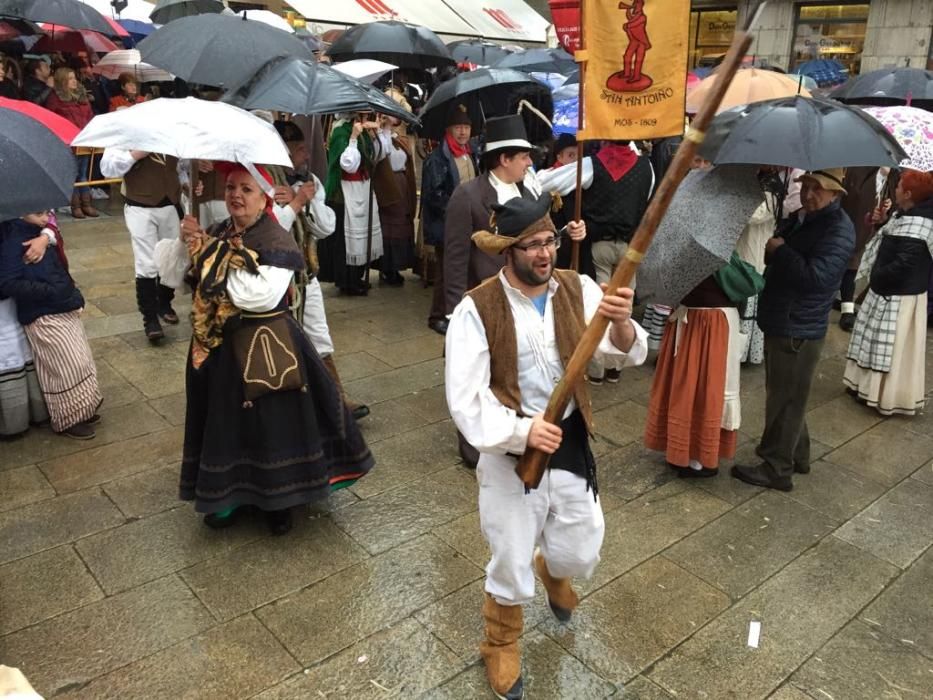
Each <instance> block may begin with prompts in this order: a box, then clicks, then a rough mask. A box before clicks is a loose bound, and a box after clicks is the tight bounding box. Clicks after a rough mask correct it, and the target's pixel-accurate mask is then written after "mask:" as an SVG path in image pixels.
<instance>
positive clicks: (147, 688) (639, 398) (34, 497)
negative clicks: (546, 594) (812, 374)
mask: <svg viewBox="0 0 933 700" xmlns="http://www.w3.org/2000/svg"><path fill="white" fill-rule="evenodd" d="M65 235H66V238H67V244H68V256H69V258H70V260H71V263H72V267H73V270H74V274H75V277H76V279H77V281H78V283H79V284H80V286H81V288H82V290H83V292H84V294H85V297H86V298H87V300H88V305H87V313H86V316H85V318H86V325H87V331H88V334H89V335H90V337H91V338H92V339H93V340H92V345H93V349H94V355H95V358H96V360H97V366H98V370H99V374H100V380H101V385H102V388H103V393H104V396H105V404H104V407H103V410H102V416H103V422H102V423H101V425H100V427H99V430H98V437H97V439H96V440H93V441H91V442H75V441H72V440H68V439H65V438H62V437H57V436H55V435H53V434H52V433H51V432H49V430H48V429H34V430H31V431H30V432H29V434H28V435H27V436H26V437H25V438H22V439H18V440H15V441H12V442H5V443H0V493H2V498H0V582H2V586H0V602H2V612H0V661H2V662H3V663H6V664H10V665H15V666H20V667H22V668H23V670H24V671H25V672H26V674H27V675H28V676H29V677H30V678H31V679H32V680H33V682H34V683H35V684H36V686H37V688H38V689H39V690H40V691H41V692H43V693H44V694H46V695H47V696H48V697H55V698H93V699H98V698H121V699H122V698H132V699H139V698H159V699H161V698H198V699H201V698H224V699H227V698H257V699H259V698H261V699H262V700H273V699H277V700H278V699H285V698H319V697H323V698H352V699H354V700H355V699H358V698H390V697H426V698H432V699H441V698H453V699H460V698H487V697H491V695H490V693H489V691H488V690H487V689H486V685H485V681H484V675H483V669H482V666H481V664H480V662H479V658H478V653H477V643H478V640H479V638H480V635H481V620H480V615H479V612H480V605H481V600H482V578H483V566H484V565H485V563H486V558H487V553H486V546H485V544H484V541H483V539H482V536H481V534H480V529H479V520H478V514H477V510H476V484H475V481H474V478H473V474H472V473H471V472H470V471H468V470H466V469H465V468H463V467H462V466H459V465H458V457H457V451H456V443H455V438H454V429H453V426H452V425H451V422H450V419H449V417H448V414H447V410H446V407H445V402H444V395H443V386H442V382H443V359H442V347H443V346H442V339H441V337H440V336H438V335H436V334H434V333H432V332H431V331H430V330H428V328H427V327H426V325H425V318H426V315H427V308H428V306H429V291H430V290H424V289H422V288H421V286H420V284H418V283H417V282H414V281H412V280H409V282H408V284H406V285H405V287H404V288H401V289H390V288H376V289H374V291H373V293H372V294H371V295H370V296H369V297H368V298H352V299H347V298H341V297H337V296H334V295H333V294H332V292H331V287H330V285H326V287H327V288H328V289H327V308H328V315H329V317H330V321H331V327H332V329H333V334H334V339H335V341H336V345H337V361H338V364H339V367H340V371H341V372H342V374H343V376H344V379H345V381H346V384H347V390H348V392H349V394H350V395H351V396H353V397H354V398H356V399H358V400H361V401H365V402H367V403H369V404H370V405H371V406H372V409H373V413H372V415H371V416H370V417H369V418H367V419H365V420H364V421H363V429H364V432H365V435H366V438H367V439H368V441H369V443H370V445H371V446H372V449H373V452H374V453H375V455H376V458H377V460H378V462H377V467H376V469H375V470H374V472H373V473H372V474H371V475H369V476H368V477H367V478H366V479H364V480H362V481H361V482H360V483H358V484H357V485H356V486H355V487H354V488H352V489H350V490H345V491H342V492H340V493H339V494H338V495H336V496H334V497H333V498H332V500H331V501H330V502H328V503H325V504H323V505H321V506H319V507H318V508H316V509H313V510H310V511H309V510H303V511H301V513H300V517H299V518H297V523H296V527H295V530H294V531H293V532H292V533H291V534H290V535H288V536H286V537H282V538H275V539H273V538H271V537H270V536H269V535H268V534H267V533H266V530H265V527H264V524H263V523H262V522H258V521H257V522H247V523H243V524H240V525H238V526H237V527H236V528H233V529H231V530H229V531H222V532H214V531H210V530H208V529H207V528H205V527H204V526H203V525H202V524H201V522H200V520H199V518H198V517H197V516H196V515H195V514H194V512H193V510H192V508H191V506H190V505H189V504H184V503H181V502H180V501H178V500H177V496H176V481H177V472H178V465H179V455H180V450H181V439H182V434H181V427H180V426H181V424H182V422H183V417H184V399H183V389H184V385H183V367H184V361H185V360H184V358H185V352H186V348H187V338H188V331H189V328H188V326H187V325H186V324H185V323H184V322H183V323H182V325H180V326H179V327H177V328H174V329H173V328H169V329H168V334H169V337H168V338H167V340H166V342H164V343H163V344H162V345H161V346H160V347H151V346H150V345H149V344H148V343H147V342H146V340H145V339H144V337H143V334H142V332H141V328H140V320H139V317H138V315H137V312H136V310H135V299H134V292H133V287H132V260H131V253H130V244H129V239H128V236H127V234H126V232H125V230H124V229H123V226H122V219H121V218H120V216H119V215H117V216H114V217H111V218H107V219H101V220H99V221H91V222H81V223H70V222H69V223H67V224H66V225H65ZM179 308H180V310H181V309H182V308H183V307H182V306H181V305H179ZM846 340H847V336H845V335H844V334H842V333H841V332H840V331H839V330H838V328H836V327H835V326H834V327H833V329H832V331H831V335H830V338H829V341H828V344H827V347H826V351H825V357H824V359H823V360H822V362H821V363H820V366H819V371H818V376H817V379H816V382H815V386H814V389H813V396H812V398H811V402H810V406H811V410H810V413H809V421H810V431H811V434H812V435H813V437H814V439H815V441H816V443H815V448H816V449H817V454H818V455H819V456H820V460H819V461H817V462H816V463H815V464H814V466H813V471H812V473H811V474H809V475H808V476H800V477H798V478H797V479H796V488H795V490H794V491H793V492H792V493H789V494H786V495H785V494H781V493H775V492H767V491H763V490H760V489H756V488H752V487H749V486H746V485H744V484H741V483H739V482H737V481H735V480H734V479H731V478H729V477H728V476H727V475H721V476H720V477H717V478H715V479H710V480H704V481H703V482H702V483H688V482H685V481H683V480H677V479H672V478H671V477H672V475H671V473H670V472H669V470H668V469H667V468H666V467H665V466H664V464H663V462H661V461H660V460H659V458H658V457H657V456H655V455H652V454H650V453H647V452H646V451H645V450H644V449H643V448H642V447H641V440H640V436H641V430H642V427H643V423H644V418H645V412H646V405H647V402H648V392H649V388H650V382H651V370H650V368H640V369H636V370H627V371H626V372H624V373H623V380H622V382H621V383H620V384H618V385H606V386H603V387H599V388H596V389H594V402H595V404H596V408H597V409H598V412H597V414H596V416H597V421H598V431H599V440H598V442H596V449H597V452H598V454H599V455H600V460H599V464H600V470H601V477H600V483H601V486H602V489H603V495H604V498H603V507H604V509H605V512H606V525H607V531H606V541H605V546H604V548H603V553H602V555H603V560H602V562H601V564H600V566H599V568H598V569H597V571H596V575H595V576H594V578H593V579H592V580H591V581H587V582H581V583H580V589H581V591H582V593H583V594H585V597H584V599H583V603H582V605H581V606H580V609H579V611H578V613H577V614H576V615H575V617H574V620H573V622H572V623H571V624H570V625H568V626H560V625H558V624H557V623H556V622H555V621H554V620H553V619H552V618H551V616H550V614H549V612H548V611H547V610H546V608H545V606H544V604H543V600H541V598H543V596H539V600H538V601H537V602H536V604H535V605H533V606H531V607H530V609H528V610H527V614H526V618H527V625H526V631H525V635H524V640H523V647H524V660H525V675H526V687H527V689H528V692H527V697H529V698H533V699H535V700H538V699H540V700H546V699H550V698H554V699H556V698H572V699H574V700H577V699H584V698H602V697H608V696H615V697H625V698H641V699H650V700H658V699H661V698H669V697H672V696H676V697H696V698H724V697H734V698H742V699H743V700H746V699H752V698H765V697H771V698H779V699H780V700H803V699H804V698H814V699H816V700H826V699H830V700H831V699H835V700H850V699H852V698H869V699H877V698H922V697H927V698H929V697H933V549H931V548H930V545H931V543H933V468H931V467H933V464H931V460H933V431H931V427H933V419H931V415H933V414H931V413H927V414H926V415H923V416H920V417H917V418H914V419H897V418H895V419H888V420H883V419H882V418H881V417H880V416H878V415H877V414H876V413H874V412H873V411H871V410H868V409H866V408H863V407H860V406H858V405H857V404H855V403H854V402H853V401H852V400H851V399H850V398H849V397H848V396H846V395H845V393H844V391H843V387H842V383H841V378H842V373H843V365H844V360H843V353H844V350H845V343H846ZM931 357H933V355H928V360H927V372H928V373H930V372H931V370H933V362H931V361H930V358H931ZM742 399H743V409H744V410H743V414H744V415H743V418H744V422H743V427H742V444H741V447H740V454H739V457H740V458H745V459H751V456H752V447H753V438H755V437H756V436H757V434H758V431H759V430H760V429H761V426H762V419H763V408H764V401H763V399H764V395H763V374H762V371H761V370H760V369H746V370H744V371H743V376H742ZM752 620H759V621H761V625H762V631H761V644H760V647H759V648H758V649H752V648H749V647H748V645H747V637H748V631H749V622H750V621H752Z"/></svg>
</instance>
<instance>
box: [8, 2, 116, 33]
mask: <svg viewBox="0 0 933 700" xmlns="http://www.w3.org/2000/svg"><path fill="white" fill-rule="evenodd" d="M0 17H17V18H22V19H28V20H31V21H33V22H48V23H49V24H57V25H61V26H63V27H71V28H72V29H90V30H92V31H95V32H100V33H101V34H106V35H107V36H115V35H116V32H115V31H114V28H113V27H112V26H111V25H110V24H109V23H108V22H107V19H106V18H105V17H104V16H103V15H102V14H101V13H100V12H98V11H97V10H95V9H94V8H93V7H91V6H90V5H85V4H84V3H83V2H78V0H0Z"/></svg>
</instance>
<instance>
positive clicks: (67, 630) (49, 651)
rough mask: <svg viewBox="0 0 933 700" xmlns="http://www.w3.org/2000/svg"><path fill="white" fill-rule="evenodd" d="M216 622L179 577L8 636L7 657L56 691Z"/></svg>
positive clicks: (45, 690)
mask: <svg viewBox="0 0 933 700" xmlns="http://www.w3.org/2000/svg"><path fill="white" fill-rule="evenodd" d="M213 625H214V619H213V617H211V614H210V613H209V612H208V611H207V610H206V609H205V608H204V606H203V605H201V603H199V602H198V600H197V598H195V597H194V594H192V593H191V591H190V590H188V588H187V587H186V586H185V585H184V584H183V583H182V582H181V581H180V580H179V579H178V578H177V577H176V576H167V577H165V578H163V579H160V580H158V581H153V582H152V583H149V584H146V585H145V586H140V587H139V588H135V589H133V590H132V591H127V592H126V593H121V594H120V595H116V596H111V597H109V598H106V599H104V600H100V601H97V602H95V603H91V604H90V605H85V606H84V607H82V608H79V609H77V610H74V611H72V612H70V613H66V614H65V615H60V616H58V617H56V618H53V619H51V620H47V621H45V622H42V623H39V624H38V625H35V626H33V627H29V628H28V629H25V630H22V631H20V632H14V633H13V634H10V635H7V636H5V637H4V638H3V657H4V663H6V664H7V665H9V666H17V667H19V668H20V669H22V671H23V673H25V674H26V677H27V678H29V680H30V681H31V682H32V684H33V686H34V687H35V688H36V690H38V691H39V692H40V693H42V694H44V695H52V694H53V693H54V692H58V691H62V690H65V689H68V688H71V687H75V688H78V687H81V686H83V685H84V684H85V683H87V682H88V681H90V680H92V679H94V678H96V677H98V676H101V675H103V674H106V673H108V672H110V671H113V670H116V669H117V668H120V667H121V666H124V665H126V664H128V663H132V662H133V661H136V660H138V659H142V658H144V657H146V656H149V655H151V654H153V653H155V652H157V651H159V650H161V649H164V648H166V647H168V646H169V645H171V644H174V643H175V642H178V641H181V640H182V639H187V638H188V637H191V636H193V635H195V634H198V633H199V632H202V631H204V630H207V629H209V628H210V627H212V626H213Z"/></svg>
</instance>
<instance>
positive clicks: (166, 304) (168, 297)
mask: <svg viewBox="0 0 933 700" xmlns="http://www.w3.org/2000/svg"><path fill="white" fill-rule="evenodd" d="M174 298H175V290H174V289H172V288H171V287H166V286H165V285H164V284H159V318H161V319H162V320H163V321H165V322H166V323H170V324H171V325H173V326H174V325H175V324H176V323H178V314H176V313H175V309H173V308H172V299H174Z"/></svg>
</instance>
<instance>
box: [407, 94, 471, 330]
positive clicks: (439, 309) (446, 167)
mask: <svg viewBox="0 0 933 700" xmlns="http://www.w3.org/2000/svg"><path fill="white" fill-rule="evenodd" d="M472 133H473V124H472V122H471V121H470V114H469V112H468V111H467V108H466V105H463V104H457V105H454V107H453V108H452V109H451V110H450V114H449V115H448V117H447V130H446V131H445V132H444V139H443V141H441V143H440V144H439V145H438V147H437V148H435V149H434V150H433V151H432V152H431V155H429V156H428V157H427V159H426V160H425V161H424V165H423V166H422V169H421V225H422V229H423V231H424V242H425V244H427V245H431V246H434V297H433V298H432V300H431V311H430V312H429V314H428V327H429V328H430V329H431V330H433V331H435V332H437V333H440V334H441V335H444V334H445V333H446V332H447V309H446V305H445V299H444V222H445V220H446V218H447V203H448V202H449V201H450V196H451V195H452V194H453V193H454V190H455V189H457V186H458V185H460V184H462V183H464V182H469V181H470V180H472V179H473V178H474V177H476V174H477V173H478V172H479V165H478V163H477V161H476V156H475V155H474V153H473V146H472V145H471V143H470V137H471V135H472Z"/></svg>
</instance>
